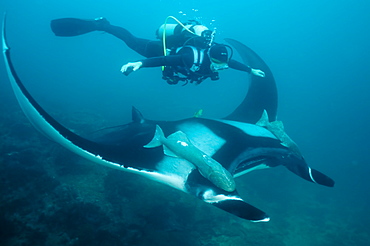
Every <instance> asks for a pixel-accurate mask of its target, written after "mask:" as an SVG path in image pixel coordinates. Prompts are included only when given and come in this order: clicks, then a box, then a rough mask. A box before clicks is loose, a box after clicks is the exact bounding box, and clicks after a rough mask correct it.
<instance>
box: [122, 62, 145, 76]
mask: <svg viewBox="0 0 370 246" xmlns="http://www.w3.org/2000/svg"><path fill="white" fill-rule="evenodd" d="M142 65H143V63H142V62H141V61H138V62H129V63H127V64H125V65H123V66H122V68H121V72H122V73H123V74H124V75H126V76H127V75H129V74H130V73H131V72H135V71H136V70H138V69H139V68H141V66H142Z"/></svg>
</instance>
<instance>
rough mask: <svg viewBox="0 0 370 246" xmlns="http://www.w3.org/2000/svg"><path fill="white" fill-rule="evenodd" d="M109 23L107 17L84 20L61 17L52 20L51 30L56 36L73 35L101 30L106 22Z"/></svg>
mask: <svg viewBox="0 0 370 246" xmlns="http://www.w3.org/2000/svg"><path fill="white" fill-rule="evenodd" d="M107 23H108V24H109V22H108V21H107V20H106V19H105V18H98V19H95V20H94V19H92V20H83V19H77V18H61V19H55V20H52V21H51V22H50V27H51V30H52V31H53V32H54V34H55V35H56V36H61V37H73V36H78V35H82V34H85V33H89V32H92V31H97V30H101V29H102V26H103V25H104V24H107Z"/></svg>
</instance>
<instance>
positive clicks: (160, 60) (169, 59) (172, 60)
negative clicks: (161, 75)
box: [121, 55, 184, 75]
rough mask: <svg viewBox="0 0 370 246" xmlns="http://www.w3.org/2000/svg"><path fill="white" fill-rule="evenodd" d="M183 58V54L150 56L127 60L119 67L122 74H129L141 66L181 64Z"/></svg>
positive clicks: (182, 63)
mask: <svg viewBox="0 0 370 246" xmlns="http://www.w3.org/2000/svg"><path fill="white" fill-rule="evenodd" d="M183 60H184V57H183V55H170V56H158V57H151V58H147V59H144V60H141V61H137V62H129V63H127V64H125V65H123V66H122V67H121V72H122V73H123V74H124V75H129V74H130V73H131V72H135V71H137V70H138V69H140V68H142V67H160V66H183V65H184V62H183Z"/></svg>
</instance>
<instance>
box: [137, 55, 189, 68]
mask: <svg viewBox="0 0 370 246" xmlns="http://www.w3.org/2000/svg"><path fill="white" fill-rule="evenodd" d="M141 62H142V63H143V65H142V67H160V66H183V56H182V55H169V56H158V57H151V58H147V59H144V60H141Z"/></svg>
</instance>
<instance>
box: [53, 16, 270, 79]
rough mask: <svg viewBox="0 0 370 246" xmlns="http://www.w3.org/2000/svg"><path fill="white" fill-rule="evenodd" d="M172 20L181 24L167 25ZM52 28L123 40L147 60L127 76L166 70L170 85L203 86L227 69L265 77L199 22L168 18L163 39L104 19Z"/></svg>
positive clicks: (129, 68)
mask: <svg viewBox="0 0 370 246" xmlns="http://www.w3.org/2000/svg"><path fill="white" fill-rule="evenodd" d="M169 18H172V19H174V20H175V21H176V22H177V23H178V24H167V20H168V19H169ZM51 29H52V31H53V32H54V34H55V35H56V36H63V37H71V36H77V35H82V34H85V33H89V32H92V31H104V32H106V33H109V34H111V35H113V36H115V37H117V38H119V39H121V40H122V41H124V42H125V43H126V45H127V46H128V47H129V48H131V49H132V50H134V51H135V52H137V53H138V54H140V55H142V56H144V57H145V58H146V59H142V60H139V61H135V62H128V63H127V64H125V65H123V66H122V68H121V72H122V73H123V74H125V75H128V74H130V73H131V72H133V71H137V70H138V69H140V68H145V67H162V74H163V77H162V78H163V79H164V80H166V81H167V83H169V84H177V83H178V82H179V81H183V82H185V84H187V83H189V82H190V83H195V84H200V83H201V82H203V81H204V80H205V79H207V78H210V79H211V80H218V79H219V74H218V71H220V70H223V69H227V68H232V69H236V70H239V71H244V72H248V73H250V74H253V75H255V76H260V77H264V76H265V73H264V72H263V71H261V70H259V69H254V68H251V67H249V66H247V65H244V64H243V63H240V62H238V61H236V60H233V59H231V58H232V55H233V50H232V48H231V47H230V46H229V45H225V44H218V43H216V42H214V41H213V39H214V34H215V32H214V31H211V30H209V29H208V28H207V27H205V26H203V25H201V24H200V23H198V22H197V21H190V22H189V23H185V24H183V23H181V22H180V21H178V20H177V19H176V18H175V17H172V16H169V17H167V19H166V21H165V23H164V24H163V25H162V26H161V27H160V28H159V29H158V30H157V38H158V39H159V40H148V39H143V38H138V37H135V36H134V35H132V34H131V33H130V32H129V31H128V30H126V29H125V28H122V27H118V26H114V25H111V24H110V23H109V21H108V20H107V19H106V18H103V17H100V18H96V19H93V20H83V19H77V18H62V19H55V20H52V21H51ZM185 84H184V85H185Z"/></svg>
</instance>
